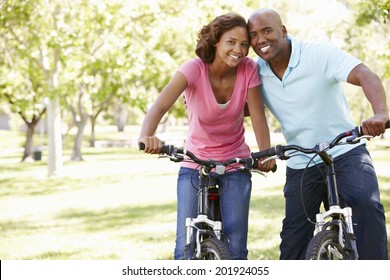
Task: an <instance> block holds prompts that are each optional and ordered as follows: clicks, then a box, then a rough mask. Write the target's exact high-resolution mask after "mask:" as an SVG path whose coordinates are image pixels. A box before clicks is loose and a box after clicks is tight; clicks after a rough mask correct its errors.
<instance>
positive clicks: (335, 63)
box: [324, 44, 362, 82]
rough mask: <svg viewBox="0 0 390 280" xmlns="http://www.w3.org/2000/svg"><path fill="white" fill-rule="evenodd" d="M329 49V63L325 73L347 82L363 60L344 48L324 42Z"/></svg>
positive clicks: (339, 80)
mask: <svg viewBox="0 0 390 280" xmlns="http://www.w3.org/2000/svg"><path fill="white" fill-rule="evenodd" d="M324 48H328V49H327V53H326V55H327V57H328V59H327V60H326V61H327V64H326V65H325V73H326V75H327V76H328V77H333V78H334V79H335V80H336V81H338V82H346V81H347V79H348V75H349V73H351V71H352V69H353V68H355V67H356V66H357V65H359V64H361V63H362V62H361V61H360V60H359V59H357V58H355V57H354V56H352V55H350V54H348V53H347V52H345V51H344V50H342V49H340V48H338V47H337V46H333V45H331V44H324Z"/></svg>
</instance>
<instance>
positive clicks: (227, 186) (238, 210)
mask: <svg viewBox="0 0 390 280" xmlns="http://www.w3.org/2000/svg"><path fill="white" fill-rule="evenodd" d="M210 175H211V177H215V180H213V181H214V182H215V183H216V184H217V185H219V198H220V204H221V215H222V221H223V222H222V227H223V234H224V236H225V240H226V245H227V247H228V249H229V251H230V253H231V256H232V258H233V259H247V256H248V249H247V236H248V216H249V201H250V196H251V191H252V180H251V173H250V172H239V171H237V172H236V171H235V172H228V173H226V174H225V175H218V174H216V173H211V174H210ZM198 176H199V172H198V171H197V170H194V169H190V168H185V167H181V168H180V171H179V176H178V183H177V225H176V247H175V254H174V258H175V259H176V260H179V259H184V247H185V245H186V230H185V219H186V218H187V217H193V218H195V217H196V216H197V209H198V208H197V207H198V204H197V201H198V197H197V186H198Z"/></svg>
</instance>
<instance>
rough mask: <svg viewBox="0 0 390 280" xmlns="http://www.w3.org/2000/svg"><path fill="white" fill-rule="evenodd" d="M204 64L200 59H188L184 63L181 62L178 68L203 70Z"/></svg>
mask: <svg viewBox="0 0 390 280" xmlns="http://www.w3.org/2000/svg"><path fill="white" fill-rule="evenodd" d="M206 65H207V64H206V62H204V61H203V60H202V59H200V58H192V59H189V60H187V61H185V62H183V64H182V65H181V66H180V68H183V67H185V68H188V67H189V68H194V67H196V68H199V69H203V68H205V67H206Z"/></svg>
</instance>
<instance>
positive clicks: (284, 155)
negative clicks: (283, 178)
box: [261, 153, 290, 164]
mask: <svg viewBox="0 0 390 280" xmlns="http://www.w3.org/2000/svg"><path fill="white" fill-rule="evenodd" d="M289 158H290V156H289V155H287V154H285V153H282V154H278V155H274V156H271V157H268V158H266V159H265V160H263V161H261V164H264V163H266V162H267V161H270V160H273V159H280V160H288V159H289Z"/></svg>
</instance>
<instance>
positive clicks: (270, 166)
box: [257, 158, 276, 172]
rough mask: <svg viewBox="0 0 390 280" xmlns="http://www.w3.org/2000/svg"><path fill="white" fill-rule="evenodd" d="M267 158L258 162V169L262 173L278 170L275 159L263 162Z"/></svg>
mask: <svg viewBox="0 0 390 280" xmlns="http://www.w3.org/2000/svg"><path fill="white" fill-rule="evenodd" d="M264 159H265V158H261V159H259V160H258V165H257V169H259V170H260V171H262V172H270V171H272V172H275V170H276V161H275V160H274V159H271V160H267V161H266V162H264V163H262V161H263V160H264Z"/></svg>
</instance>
